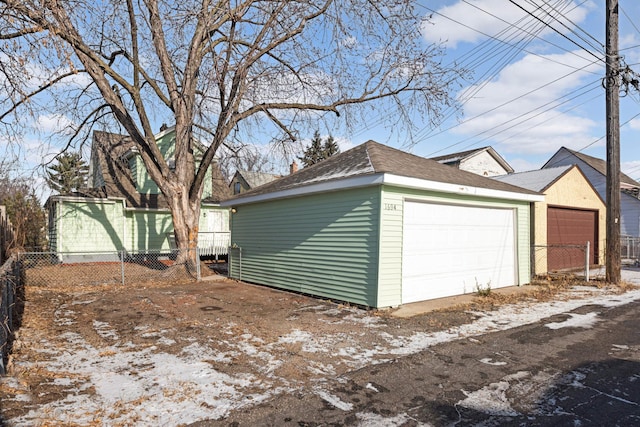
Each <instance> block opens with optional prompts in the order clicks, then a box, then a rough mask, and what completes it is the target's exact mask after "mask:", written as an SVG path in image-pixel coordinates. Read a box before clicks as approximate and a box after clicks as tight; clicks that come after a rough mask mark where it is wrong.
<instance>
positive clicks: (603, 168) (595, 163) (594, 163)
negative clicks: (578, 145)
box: [542, 147, 640, 188]
mask: <svg viewBox="0 0 640 427" xmlns="http://www.w3.org/2000/svg"><path fill="white" fill-rule="evenodd" d="M556 156H561V157H560V158H561V159H562V161H564V160H567V158H570V157H574V158H576V159H578V160H580V161H581V162H583V163H585V164H587V165H588V166H589V167H591V168H592V169H593V170H595V171H597V172H598V173H600V174H601V175H602V176H607V162H606V161H604V160H602V159H598V158H597V157H592V156H589V155H587V154H584V153H580V152H579V151H574V150H571V149H569V148H566V147H561V148H560V149H559V150H558V151H557V152H556V153H555V154H554V155H553V156H551V159H549V160H548V161H547V162H546V163H545V164H544V165H543V166H542V167H543V168H544V169H546V168H552V167H555V166H556V165H557V164H558V163H560V161H559V160H557V159H556V160H554V158H555V157H556ZM620 183H621V184H626V187H629V186H631V187H635V188H640V183H639V182H637V181H636V180H634V179H632V178H631V177H629V176H628V175H626V174H624V173H622V172H620Z"/></svg>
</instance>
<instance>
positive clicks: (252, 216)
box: [222, 141, 544, 308]
mask: <svg viewBox="0 0 640 427" xmlns="http://www.w3.org/2000/svg"><path fill="white" fill-rule="evenodd" d="M543 200H544V196H543V195H542V194H540V193H538V192H534V191H531V190H527V189H524V188H521V187H517V186H514V185H511V184H507V183H503V182H499V181H495V180H493V179H489V178H486V177H483V176H479V175H476V174H473V173H469V172H465V171H461V170H458V169H456V168H453V167H450V166H447V165H441V164H440V163H438V162H436V161H433V160H430V159H425V158H423V157H420V156H415V155H413V154H409V153H405V152H402V151H399V150H396V149H394V148H391V147H387V146H384V145H382V144H378V143H377V142H375V141H368V142H365V143H364V144H361V145H359V146H356V147H354V148H352V149H351V150H348V151H345V152H343V153H340V154H337V155H335V156H331V157H330V158H328V159H326V160H323V161H322V162H320V163H317V164H315V165H313V166H309V167H306V168H303V169H302V170H299V171H297V172H295V173H294V174H291V175H288V176H285V177H282V178H280V179H277V180H275V181H273V182H270V183H268V184H265V185H262V186H260V187H256V188H254V189H252V190H250V191H247V192H245V193H242V194H238V195H236V196H234V197H233V198H232V199H229V200H227V201H225V202H223V203H222V205H223V206H227V207H229V208H230V209H231V215H230V217H231V230H232V231H231V234H232V239H231V242H233V246H234V250H233V251H231V252H232V253H231V254H230V255H229V274H230V276H231V277H234V278H237V279H239V280H243V281H248V282H252V283H258V284H262V285H267V286H272V287H274V288H278V289H285V290H289V291H294V292H301V293H305V294H309V295H317V296H319V297H322V298H330V299H332V300H336V301H346V302H348V303H352V304H358V305H361V306H367V307H377V308H382V307H397V306H399V305H401V304H404V303H408V302H415V301H422V300H427V299H431V298H441V297H444V296H448V295H460V294H464V293H473V292H475V291H476V289H477V286H478V285H479V286H481V287H486V286H490V287H491V288H492V289H495V288H499V287H505V286H514V285H524V284H527V283H529V281H530V280H531V259H532V258H531V235H530V233H531V231H532V226H531V225H532V224H531V211H532V209H531V204H532V203H535V202H542V201H543Z"/></svg>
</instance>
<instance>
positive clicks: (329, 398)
mask: <svg viewBox="0 0 640 427" xmlns="http://www.w3.org/2000/svg"><path fill="white" fill-rule="evenodd" d="M314 393H315V394H316V395H318V396H319V397H320V398H321V399H322V400H324V401H325V402H327V403H328V404H330V405H331V406H333V407H335V408H337V409H340V410H342V411H345V412H346V411H350V410H352V409H353V404H352V403H348V402H343V401H342V400H340V398H339V397H338V396H334V395H333V394H330V393H328V392H326V391H324V390H321V389H315V390H314Z"/></svg>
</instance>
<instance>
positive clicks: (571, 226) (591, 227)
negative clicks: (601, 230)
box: [547, 207, 598, 271]
mask: <svg viewBox="0 0 640 427" xmlns="http://www.w3.org/2000/svg"><path fill="white" fill-rule="evenodd" d="M597 218H598V211H591V210H581V209H569V208H558V207H548V208H547V245H548V246H549V248H548V250H547V259H548V269H549V270H550V271H553V270H560V269H565V268H579V267H584V261H585V254H584V250H582V249H580V248H568V247H562V246H563V245H585V244H586V242H591V248H590V254H589V260H590V261H591V264H598V259H597V256H598V228H597V223H598V221H597Z"/></svg>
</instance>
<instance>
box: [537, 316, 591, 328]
mask: <svg viewBox="0 0 640 427" xmlns="http://www.w3.org/2000/svg"><path fill="white" fill-rule="evenodd" d="M567 314H568V315H569V316H570V317H569V318H568V319H567V320H565V321H564V322H552V323H547V324H546V325H545V326H546V327H547V328H549V329H561V328H584V329H589V328H592V327H593V325H595V324H596V323H597V322H599V319H597V316H598V314H599V313H587V314H577V313H567Z"/></svg>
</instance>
